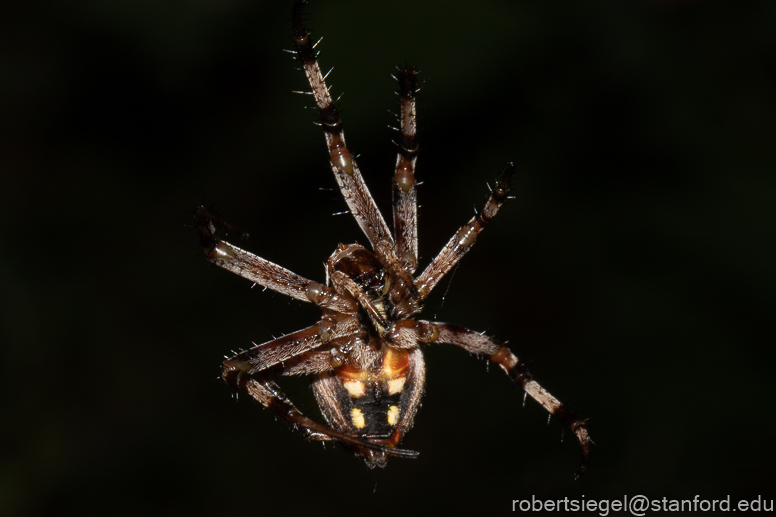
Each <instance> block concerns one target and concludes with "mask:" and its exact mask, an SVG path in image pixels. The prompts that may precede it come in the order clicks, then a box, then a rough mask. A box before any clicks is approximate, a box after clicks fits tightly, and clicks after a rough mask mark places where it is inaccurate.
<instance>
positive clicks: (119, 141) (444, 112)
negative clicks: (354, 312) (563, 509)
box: [0, 0, 776, 515]
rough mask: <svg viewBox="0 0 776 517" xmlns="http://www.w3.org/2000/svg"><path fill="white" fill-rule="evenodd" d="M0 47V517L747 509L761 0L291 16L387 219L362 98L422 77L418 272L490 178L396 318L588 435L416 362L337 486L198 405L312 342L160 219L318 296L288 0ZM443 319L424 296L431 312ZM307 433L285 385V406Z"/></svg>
mask: <svg viewBox="0 0 776 517" xmlns="http://www.w3.org/2000/svg"><path fill="white" fill-rule="evenodd" d="M2 10H3V13H2V16H1V17H2V18H3V19H4V20H5V28H4V29H3V31H2V36H0V41H1V42H2V43H1V45H0V61H1V62H2V69H3V75H4V78H3V79H2V80H1V81H0V110H2V115H1V116H0V138H1V140H2V141H1V142H0V182H1V183H0V188H1V189H2V195H3V203H2V207H3V208H2V209H3V213H4V214H5V216H4V218H3V220H4V223H5V224H4V228H3V239H2V242H3V244H2V245H1V246H0V250H2V253H0V302H2V306H1V307H0V322H1V325H2V327H1V330H0V331H1V334H0V339H1V340H2V345H1V348H0V354H2V355H0V360H1V363H0V367H1V368H2V370H1V371H0V378H2V383H3V384H2V395H0V397H1V399H0V400H2V408H1V410H2V417H0V418H2V421H3V424H2V425H1V426H0V434H1V435H2V444H3V445H2V448H1V449H0V514H2V515H68V514H73V515H75V514H78V515H93V514H104V515H139V514H142V515H222V514H226V515H230V514H235V513H237V514H240V515H266V514H269V513H270V512H273V513H274V512H277V511H278V510H287V511H288V513H289V514H296V513H301V512H306V513H311V514H312V512H315V511H317V512H319V513H320V514H322V515H327V514H339V515H342V514H348V515H372V514H377V515H404V514H412V513H414V512H415V511H416V510H417V511H422V512H424V513H425V514H428V515H431V511H432V510H438V511H451V512H456V513H471V512H474V511H479V512H484V513H502V512H503V513H507V512H509V510H510V509H511V501H512V500H513V499H523V498H530V497H531V496H532V495H536V496H537V497H541V498H548V497H552V498H556V499H557V498H563V497H566V496H568V497H581V496H582V495H583V494H584V496H585V498H586V499H600V498H621V497H622V496H623V495H626V494H627V495H631V496H632V495H636V494H644V495H648V496H653V497H661V498H662V497H669V498H671V497H676V498H692V497H693V496H695V495H696V494H699V495H700V496H701V497H706V498H716V499H719V498H724V497H726V496H727V495H730V496H731V498H732V500H733V502H734V503H735V502H736V501H737V500H738V499H739V498H748V499H753V498H755V497H757V496H762V497H763V498H767V499H773V498H776V490H775V489H774V487H775V486H776V474H774V468H773V465H774V461H776V445H775V444H774V438H773V431H774V428H775V427H776V426H775V425H774V424H775V423H776V422H775V419H774V417H773V409H772V405H773V399H774V397H773V396H774V380H773V373H772V370H773V365H774V353H773V348H772V347H773V345H774V337H776V332H775V330H776V328H775V327H774V309H776V296H774V291H775V290H776V274H775V269H774V260H776V239H775V237H776V236H775V235H774V222H776V217H774V216H776V203H774V199H775V195H776V176H775V175H774V171H775V170H776V146H774V142H775V141H776V95H774V93H775V91H776V90H775V87H776V37H774V34H776V32H775V31H776V3H774V2H772V1H769V0H762V1H738V2H734V3H732V2H711V1H669V0H663V1H659V0H638V1H632V2H623V1H615V0H610V1H588V2H564V3H561V4H556V3H555V2H541V3H539V2H528V1H506V0H503V1H496V0H491V1H479V2H462V1H448V2H444V3H442V2H423V3H421V2H418V1H403V0H398V1H392V2H352V1H351V2H347V1H344V0H341V1H334V0H327V1H323V0H320V1H316V2H314V3H313V5H312V6H311V7H310V8H309V10H308V12H309V14H310V20H311V21H310V23H309V27H311V28H312V29H314V31H315V32H314V36H324V37H325V39H324V41H323V42H322V44H321V46H320V47H319V48H320V49H321V50H322V54H321V62H322V67H323V68H324V69H328V67H330V66H334V67H335V69H334V72H333V73H332V75H331V76H330V84H333V85H334V86H333V90H332V91H333V93H334V94H335V96H336V95H338V94H339V93H341V92H343V91H344V92H346V94H345V96H344V97H343V99H342V102H341V108H342V112H343V118H344V123H345V129H346V134H347V137H348V144H349V147H350V148H351V149H352V150H353V151H354V152H356V153H360V155H361V157H360V159H359V164H360V166H361V168H362V171H364V175H365V178H366V181H367V183H368V184H369V185H370V187H371V188H372V191H373V193H374V195H375V198H376V199H377V202H378V204H379V205H380V206H381V207H382V208H383V210H385V211H386V213H389V211H390V177H391V169H392V166H393V164H394V160H395V150H394V148H393V146H392V145H391V139H392V138H394V135H395V134H394V133H392V132H391V131H390V130H389V129H388V127H387V126H388V125H394V124H395V118H394V117H393V116H392V115H391V114H390V113H389V111H394V112H395V111H396V110H397V107H398V101H397V98H396V96H395V95H394V90H395V84H394V82H393V81H392V79H391V78H390V76H389V74H390V73H391V72H392V71H393V69H394V68H393V67H394V66H396V65H401V64H404V63H405V62H406V63H411V64H414V65H416V66H417V67H418V68H419V69H420V70H421V75H420V79H421V88H422V91H421V93H420V96H419V116H420V119H419V124H420V128H421V132H420V138H421V145H422V148H421V155H420V159H419V162H418V177H419V179H420V180H421V181H422V182H423V184H422V185H421V187H420V189H419V197H420V200H421V204H422V206H421V208H420V231H419V235H420V250H421V255H422V257H421V265H422V266H425V264H427V263H428V261H429V260H430V258H431V257H432V256H433V255H434V254H435V253H436V252H437V250H439V249H440V248H441V247H442V246H443V244H444V243H445V242H446V240H447V239H448V238H449V236H450V235H452V234H453V232H455V231H456V229H457V228H458V226H459V225H460V224H462V223H463V222H464V221H466V220H467V219H468V218H469V217H470V216H471V214H472V208H473V207H474V206H477V207H480V206H481V205H482V204H483V203H484V201H485V199H486V197H487V188H486V185H485V184H486V182H487V181H492V180H493V179H494V178H495V176H496V175H497V174H498V172H499V171H500V170H501V169H502V168H503V165H504V163H505V162H506V161H508V160H515V161H516V163H517V165H518V169H519V171H520V172H519V175H518V176H517V177H516V180H515V182H514V187H515V188H514V194H515V196H516V199H515V200H514V201H512V202H510V203H509V204H507V205H506V206H505V207H504V209H503V210H502V212H501V213H500V214H499V216H498V218H497V220H496V221H495V222H494V224H493V225H492V226H491V227H489V228H488V229H487V231H486V232H485V233H484V234H483V235H482V236H481V237H480V239H479V240H478V243H477V245H476V246H475V247H474V249H473V251H472V252H471V253H470V254H469V255H467V257H466V258H465V259H464V260H463V261H462V264H461V267H460V268H459V269H457V270H456V272H455V275H454V277H453V279H452V282H450V281H449V280H445V281H444V282H442V283H441V284H440V286H439V288H438V292H437V293H435V295H434V296H432V297H431V298H430V299H429V301H428V303H427V304H426V310H425V311H424V313H423V315H424V316H425V317H427V318H436V319H438V320H442V321H449V322H453V323H456V324H460V325H464V326H467V327H470V328H472V329H476V330H480V331H487V332H488V333H489V334H491V335H494V336H496V337H498V338H499V339H503V340H509V342H510V344H511V346H512V347H513V348H514V350H515V351H516V353H517V354H518V356H519V357H521V358H522V359H523V360H524V361H525V362H527V364H528V365H529V367H530V369H531V371H532V372H533V373H534V375H535V376H536V377H537V379H538V380H539V381H540V382H541V383H542V384H543V385H544V386H545V387H546V388H547V389H548V390H550V391H551V392H552V393H553V394H555V395H556V396H558V398H560V399H561V400H562V401H564V402H565V403H567V404H568V405H569V406H570V407H572V408H573V409H574V410H575V411H576V412H578V413H580V414H581V415H584V416H587V417H590V420H589V426H590V430H591V435H592V436H593V438H594V440H595V441H596V443H597V448H596V449H595V458H594V463H593V465H592V468H591V470H590V471H589V474H588V475H587V476H585V477H584V478H583V479H582V480H580V481H576V482H575V481H574V480H573V476H572V474H573V472H574V470H575V469H576V466H577V463H578V460H579V451H578V447H577V446H576V444H575V443H574V441H573V440H572V439H570V437H569V436H568V433H566V437H565V440H564V441H563V442H562V443H561V441H560V439H561V435H562V428H561V426H560V425H558V424H557V423H555V422H553V423H551V424H550V425H549V426H547V425H546V414H545V413H544V411H543V410H542V409H541V408H540V407H539V406H538V405H537V404H536V403H534V402H532V401H529V402H528V403H527V405H526V408H525V409H521V404H522V393H521V392H519V390H518V389H516V388H515V387H514V386H512V385H510V383H509V381H508V379H507V378H506V377H505V376H504V375H503V374H502V373H501V372H500V371H497V369H496V368H490V371H488V368H486V365H485V363H484V362H482V361H478V360H477V359H475V358H473V357H469V356H468V355H467V354H466V353H464V352H462V351H461V350H458V349H454V348H453V347H451V346H445V345H439V346H429V347H427V353H426V360H427V366H428V385H427V391H426V396H425V398H424V402H423V407H422V409H421V411H420V413H419V414H418V417H417V420H416V426H415V428H414V429H413V430H412V432H410V433H409V435H408V436H407V438H406V440H405V441H404V446H405V447H407V448H410V449H414V450H418V451H420V453H421V454H420V457H419V459H418V460H416V461H402V460H393V461H391V462H390V464H389V465H388V467H387V468H386V469H385V470H382V471H369V470H368V469H366V468H365V466H364V465H363V463H362V462H361V461H360V460H357V459H356V458H354V457H352V456H351V455H350V454H349V453H347V452H346V451H344V450H342V449H341V448H340V447H337V446H331V445H329V446H327V447H326V448H325V449H324V448H323V447H322V446H321V445H320V444H317V443H306V442H305V441H304V440H303V439H302V438H301V437H300V436H299V435H298V434H294V433H291V432H290V431H289V430H288V428H287V426H286V425H285V424H283V423H276V422H275V419H274V418H273V415H272V414H271V413H270V412H269V411H267V410H265V409H263V408H261V407H260V406H259V405H258V404H256V403H253V402H251V401H249V400H248V399H247V398H246V397H242V398H241V399H240V401H239V403H235V402H234V400H233V399H232V397H231V393H230V389H229V388H228V387H227V386H226V385H225V384H224V383H223V382H222V381H221V380H220V379H219V378H218V376H219V372H220V368H219V366H220V362H221V361H222V357H223V356H224V355H225V354H230V350H232V349H238V348H247V347H249V346H250V344H251V342H258V343H260V342H263V341H266V340H269V339H271V338H272V336H273V335H274V336H278V335H281V334H283V333H287V332H291V331H294V330H296V329H299V328H302V327H304V326H307V325H310V324H311V323H312V322H314V321H315V319H316V316H317V314H318V311H316V309H315V308H314V307H312V306H311V305H309V304H301V303H299V302H295V301H289V300H287V299H286V298H284V297H283V296H281V295H279V294H275V293H271V292H264V293H262V292H261V290H260V289H253V290H251V289H250V284H249V283H248V282H247V281H245V280H243V279H241V278H239V277H237V276H235V275H232V274H229V273H228V272H225V271H223V270H221V269H218V268H215V267H209V266H208V264H207V263H206V261H205V259H204V257H203V256H202V253H201V251H200V250H199V248H198V244H197V239H196V237H195V234H194V230H193V229H192V228H191V227H190V224H191V222H192V218H191V213H192V211H193V210H194V208H195V207H196V206H197V205H198V204H199V203H202V202H205V203H207V204H211V203H215V204H216V205H217V206H218V207H220V208H221V210H222V211H223V213H224V214H225V216H226V217H227V218H228V219H229V220H230V221H231V222H233V223H234V224H235V225H238V226H240V227H241V228H244V229H246V230H248V231H250V232H251V235H252V238H251V241H250V242H248V243H243V244H241V246H243V247H246V248H248V249H250V250H251V251H254V252H256V253H257V254H259V255H261V256H263V257H265V258H267V259H269V260H272V261H275V262H277V263H279V264H282V265H284V266H286V267H288V268H289V269H292V270H293V271H295V272H297V273H299V274H301V275H304V276H306V277H308V278H312V279H315V280H318V281H321V280H322V279H323V278H324V276H323V275H324V270H323V262H324V261H325V259H326V258H327V257H328V255H329V254H330V253H331V252H332V251H333V250H334V248H335V246H336V244H337V243H339V242H343V243H351V242H354V241H360V242H362V243H363V242H364V241H365V239H364V237H363V236H362V235H361V234H360V232H359V229H358V227H357V226H356V224H355V223H354V222H353V221H352V219H351V217H350V216H348V215H339V216H332V215H331V214H332V213H334V212H339V211H342V210H344V209H345V205H344V203H343V202H342V200H341V197H340V195H339V193H338V192H336V191H335V190H331V189H332V188H334V187H335V182H334V180H333V178H332V175H331V172H330V170H329V168H328V165H327V159H326V155H327V153H326V150H325V146H324V143H323V136H322V135H321V133H320V130H319V129H318V128H316V127H315V126H314V125H313V124H312V122H313V121H314V120H315V118H316V116H315V112H314V111H312V110H305V109H303V107H304V106H305V105H306V104H309V98H306V97H302V96H298V95H294V94H292V93H291V90H301V89H304V88H305V82H304V79H303V75H302V73H301V72H298V71H296V70H294V68H295V67H296V63H294V62H293V60H292V59H291V58H290V56H289V55H287V54H284V53H283V52H281V49H283V48H290V46H291V42H290V21H289V20H290V11H291V2H290V1H288V2H286V1H283V2H277V1H276V2H262V1H258V0H222V1H216V0H209V1H201V2H158V1H151V0H143V1H135V2H108V1H104V0H103V1H100V0H92V1H86V0H82V1H75V2H68V3H67V4H65V3H57V4H51V5H49V4H44V3H37V2H28V3H26V4H25V8H24V10H18V9H17V8H15V7H13V6H11V5H6V6H4V7H3V8H2ZM445 292H447V297H446V298H445V300H444V304H443V303H442V302H443V294H444V293H445ZM285 386H286V387H287V389H288V392H289V393H290V394H291V396H292V398H294V399H298V400H299V403H300V405H301V407H302V408H304V409H306V410H308V411H310V412H311V414H313V415H315V416H319V414H318V412H317V409H315V406H314V404H313V401H312V397H311V396H310V390H309V388H308V385H307V384H306V383H305V382H304V380H298V381H293V382H290V383H286V384H285Z"/></svg>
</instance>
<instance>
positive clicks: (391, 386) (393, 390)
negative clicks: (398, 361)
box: [388, 377, 407, 395]
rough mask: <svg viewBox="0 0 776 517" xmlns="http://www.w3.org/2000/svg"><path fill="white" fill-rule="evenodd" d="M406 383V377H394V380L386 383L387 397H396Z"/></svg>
mask: <svg viewBox="0 0 776 517" xmlns="http://www.w3.org/2000/svg"><path fill="white" fill-rule="evenodd" d="M406 381H407V378H406V377H396V378H395V379H391V380H390V381H388V395H396V394H397V393H399V392H401V390H402V389H403V388H404V383H405V382H406Z"/></svg>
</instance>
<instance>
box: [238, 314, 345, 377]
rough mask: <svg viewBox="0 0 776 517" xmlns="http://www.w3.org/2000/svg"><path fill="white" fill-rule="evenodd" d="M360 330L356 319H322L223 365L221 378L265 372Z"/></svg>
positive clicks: (337, 317) (342, 317)
mask: <svg viewBox="0 0 776 517" xmlns="http://www.w3.org/2000/svg"><path fill="white" fill-rule="evenodd" d="M359 330H360V324H359V322H358V319H357V318H355V317H352V316H346V315H343V314H334V315H331V316H325V317H324V318H323V319H322V320H321V321H320V322H318V323H317V324H315V325H312V326H310V327H307V328H305V329H302V330H298V331H296V332H292V333H291V334H286V335H285V336H282V337H279V338H277V339H275V340H272V341H268V342H266V343H262V344H260V345H256V346H255V347H253V348H251V349H250V350H246V351H244V352H241V353H239V354H237V355H234V356H232V357H230V358H229V359H227V360H226V361H224V365H223V369H224V375H226V373H227V372H231V371H233V370H234V369H238V370H240V371H242V372H245V373H248V374H255V373H259V372H261V371H264V370H267V369H269V368H271V367H272V366H275V365H277V364H280V363H283V362H285V361H288V360H289V359H291V358H293V357H297V356H299V355H301V354H304V353H305V352H308V351H310V350H313V349H315V348H318V347H320V346H321V345H323V344H324V343H328V342H330V341H331V340H334V339H339V338H341V337H346V336H352V335H354V334H357V333H358V332H359Z"/></svg>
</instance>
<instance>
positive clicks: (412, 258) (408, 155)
mask: <svg viewBox="0 0 776 517" xmlns="http://www.w3.org/2000/svg"><path fill="white" fill-rule="evenodd" d="M416 76H417V72H416V71H415V69H414V68H412V67H409V66H405V67H402V68H399V70H398V74H397V76H396V81H397V82H398V83H399V97H400V98H401V114H400V115H399V119H400V123H401V139H400V140H399V143H398V147H399V152H398V156H397V157H396V172H395V173H394V176H393V229H394V234H395V235H396V254H397V255H398V256H399V257H400V259H401V261H402V262H403V264H404V267H405V268H406V269H408V270H409V271H410V272H411V273H414V272H415V269H416V268H417V267H418V205H417V191H416V182H415V162H416V161H417V159H418V156H417V155H418V139H417V125H416V121H415V117H416V115H415V93H416V92H417V89H416V84H417V81H416Z"/></svg>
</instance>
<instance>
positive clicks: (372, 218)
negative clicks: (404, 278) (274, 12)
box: [293, 0, 393, 247]
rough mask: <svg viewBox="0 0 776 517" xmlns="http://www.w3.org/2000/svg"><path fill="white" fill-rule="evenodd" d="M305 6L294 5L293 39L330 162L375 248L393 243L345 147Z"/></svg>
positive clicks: (349, 203)
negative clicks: (304, 15) (305, 20)
mask: <svg viewBox="0 0 776 517" xmlns="http://www.w3.org/2000/svg"><path fill="white" fill-rule="evenodd" d="M305 3H306V1H305V0H297V1H296V3H295V4H294V12H293V18H294V35H293V40H294V45H295V46H296V58H297V59H298V60H299V61H301V62H302V66H303V68H304V72H305V75H306V76H307V81H308V82H309V83H310V87H311V88H312V93H313V97H315V103H316V104H317V105H318V110H319V112H320V114H321V126H322V127H323V131H324V134H325V136H326V145H327V146H328V149H329V159H330V161H331V168H332V171H334V177H335V178H336V179H337V184H339V188H340V190H341V191H342V195H343V197H344V198H345V202H346V203H347V204H348V208H350V212H351V213H352V214H353V217H355V219H356V221H357V222H358V225H359V226H360V227H361V230H362V231H363V232H364V233H365V234H366V236H367V237H368V238H369V242H370V243H371V244H372V247H374V246H375V245H376V244H377V243H378V242H379V241H381V240H387V241H389V242H391V243H392V242H393V237H391V232H390V230H389V229H388V225H387V224H386V223H385V219H383V216H382V214H381V213H380V210H378V208H377V205H376V204H375V201H374V199H372V195H371V194H370V193H369V189H368V188H367V187H366V184H365V183H364V179H363V178H362V176H361V172H360V171H359V170H358V166H357V165H356V161H355V159H354V158H353V155H352V154H351V153H350V151H349V150H348V148H347V147H346V146H345V134H344V133H343V131H342V121H341V120H340V116H339V112H338V111H337V106H336V105H335V104H334V101H333V100H332V98H331V95H330V94H329V89H328V87H327V86H326V81H325V80H324V77H323V74H321V69H320V67H319V66H318V60H317V59H316V57H315V50H314V49H313V44H312V42H311V41H310V35H309V34H308V32H307V30H306V29H305V28H304V25H303V24H302V7H303V6H304V4H305Z"/></svg>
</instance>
